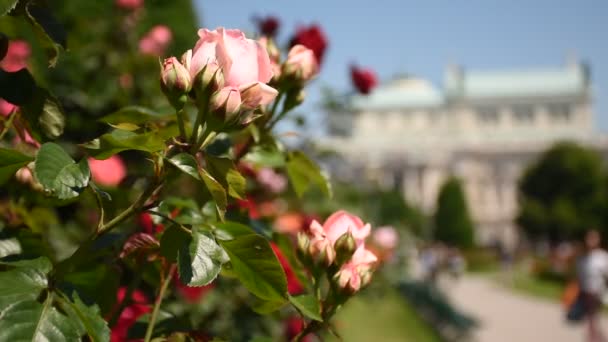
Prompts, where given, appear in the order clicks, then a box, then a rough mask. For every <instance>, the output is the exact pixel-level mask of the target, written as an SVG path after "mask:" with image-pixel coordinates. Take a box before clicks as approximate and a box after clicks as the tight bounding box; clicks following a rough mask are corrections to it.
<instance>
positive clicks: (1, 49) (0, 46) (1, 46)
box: [0, 32, 8, 61]
mask: <svg viewBox="0 0 608 342" xmlns="http://www.w3.org/2000/svg"><path fill="white" fill-rule="evenodd" d="M7 52H8V37H7V36H6V35H5V34H4V33H2V32H0V61H1V60H2V59H4V56H6V53H7Z"/></svg>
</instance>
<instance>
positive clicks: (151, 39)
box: [139, 25, 173, 56]
mask: <svg viewBox="0 0 608 342" xmlns="http://www.w3.org/2000/svg"><path fill="white" fill-rule="evenodd" d="M172 39H173V34H172V33H171V29H169V27H167V26H165V25H156V26H154V27H153V28H152V29H151V30H150V31H149V32H148V33H146V35H145V36H143V37H142V38H141V40H140V41H139V51H140V52H141V53H142V54H144V55H150V56H162V55H163V54H164V53H165V50H166V49H167V48H168V47H169V44H171V40H172Z"/></svg>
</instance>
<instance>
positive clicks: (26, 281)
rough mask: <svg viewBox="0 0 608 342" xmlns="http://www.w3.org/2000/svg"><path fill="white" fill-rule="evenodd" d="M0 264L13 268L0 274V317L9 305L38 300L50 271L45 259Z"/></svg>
mask: <svg viewBox="0 0 608 342" xmlns="http://www.w3.org/2000/svg"><path fill="white" fill-rule="evenodd" d="M2 264H4V265H9V266H12V267H15V268H14V269H11V270H9V271H5V272H0V316H2V315H1V313H2V312H3V310H4V309H6V308H7V307H8V306H10V305H11V304H14V303H16V302H19V301H27V300H35V299H36V298H38V296H39V295H40V292H41V291H42V290H44V289H46V288H47V286H48V280H47V274H48V272H50V271H51V263H50V262H49V261H48V259H46V258H38V259H33V260H23V261H18V262H10V263H9V262H3V263H2ZM0 321H1V320H0ZM0 341H4V340H2V339H0Z"/></svg>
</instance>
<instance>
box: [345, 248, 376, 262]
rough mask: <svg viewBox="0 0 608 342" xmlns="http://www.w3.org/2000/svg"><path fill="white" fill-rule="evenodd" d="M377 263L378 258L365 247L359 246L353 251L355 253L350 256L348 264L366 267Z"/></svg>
mask: <svg viewBox="0 0 608 342" xmlns="http://www.w3.org/2000/svg"><path fill="white" fill-rule="evenodd" d="M376 261H378V257H376V255H375V254H374V253H372V252H370V251H369V250H368V249H366V248H365V245H361V246H359V247H358V248H357V250H355V253H354V254H353V256H352V259H351V261H350V263H352V264H353V265H355V266H358V265H368V264H373V263H375V262H376Z"/></svg>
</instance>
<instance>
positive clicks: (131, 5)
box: [116, 0, 144, 10]
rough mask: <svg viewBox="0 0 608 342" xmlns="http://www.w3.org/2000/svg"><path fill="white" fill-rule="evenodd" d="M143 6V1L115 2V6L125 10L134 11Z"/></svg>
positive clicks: (127, 0)
mask: <svg viewBox="0 0 608 342" xmlns="http://www.w3.org/2000/svg"><path fill="white" fill-rule="evenodd" d="M143 5H144V0H116V6H118V7H120V8H122V9H126V10H136V9H138V8H140V7H142V6H143Z"/></svg>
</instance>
